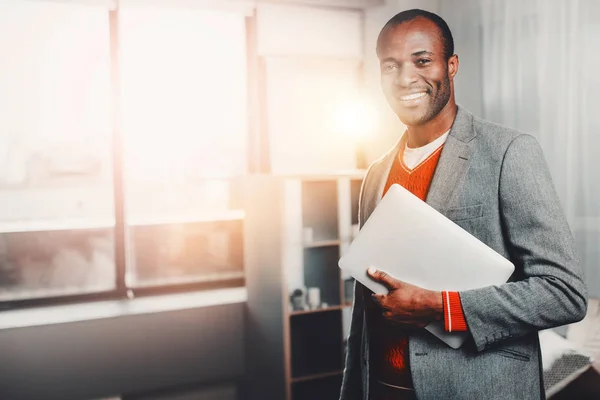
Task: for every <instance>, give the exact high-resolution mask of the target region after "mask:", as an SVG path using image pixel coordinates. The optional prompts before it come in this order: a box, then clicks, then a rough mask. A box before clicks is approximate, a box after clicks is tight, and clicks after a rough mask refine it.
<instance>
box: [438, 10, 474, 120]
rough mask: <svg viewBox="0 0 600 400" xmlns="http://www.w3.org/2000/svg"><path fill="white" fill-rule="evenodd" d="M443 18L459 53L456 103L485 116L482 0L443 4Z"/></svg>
mask: <svg viewBox="0 0 600 400" xmlns="http://www.w3.org/2000/svg"><path fill="white" fill-rule="evenodd" d="M439 11H440V12H439V15H440V16H441V17H442V18H444V20H446V22H447V23H448V26H449V27H450V30H451V31H452V36H453V37H454V52H455V53H456V54H458V60H459V67H458V75H456V78H455V79H454V84H455V90H456V101H457V102H458V104H459V105H461V106H463V107H465V108H466V109H467V110H469V111H471V112H472V113H473V114H474V115H476V116H478V117H481V116H483V115H482V101H483V97H482V96H483V91H482V88H481V86H482V76H481V75H482V59H481V57H482V51H481V46H482V44H481V43H482V42H481V40H482V38H481V13H480V10H479V0H459V1H457V0H445V1H440V10H439Z"/></svg>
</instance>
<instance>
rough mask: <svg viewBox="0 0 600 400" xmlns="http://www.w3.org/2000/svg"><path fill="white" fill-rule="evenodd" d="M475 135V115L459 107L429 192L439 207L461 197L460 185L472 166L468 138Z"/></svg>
mask: <svg viewBox="0 0 600 400" xmlns="http://www.w3.org/2000/svg"><path fill="white" fill-rule="evenodd" d="M475 135H476V132H475V130H474V129H473V116H472V115H471V114H470V113H469V112H468V111H466V110H463V109H462V108H460V107H459V108H458V112H457V114H456V118H455V119H454V123H453V124H452V128H451V129H450V134H449V135H448V139H446V143H445V144H444V148H443V149H442V154H441V155H440V159H439V161H438V165H437V167H436V170H435V173H434V175H433V180H432V181H431V186H430V187H429V192H428V193H427V198H426V202H427V204H429V205H430V206H432V207H433V208H435V209H436V210H438V211H441V210H444V209H445V208H447V206H448V205H450V204H454V203H455V202H456V201H457V200H458V199H457V196H458V195H459V194H460V190H458V189H459V188H460V187H461V186H462V183H463V181H464V179H465V176H466V174H467V170H468V169H469V159H470V157H471V153H472V147H471V146H469V142H470V141H471V140H472V139H473V138H474V137H475Z"/></svg>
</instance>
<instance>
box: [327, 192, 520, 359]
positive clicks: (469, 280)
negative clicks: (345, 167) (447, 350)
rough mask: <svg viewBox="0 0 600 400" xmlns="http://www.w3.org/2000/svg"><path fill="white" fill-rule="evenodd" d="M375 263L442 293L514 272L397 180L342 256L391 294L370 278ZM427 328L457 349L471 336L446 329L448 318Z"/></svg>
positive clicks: (360, 277)
mask: <svg viewBox="0 0 600 400" xmlns="http://www.w3.org/2000/svg"><path fill="white" fill-rule="evenodd" d="M369 266H373V267H375V268H377V269H379V270H382V271H385V272H387V273H388V274H390V275H392V276H393V277H395V278H398V279H400V280H402V281H405V282H408V283H412V284H414V285H417V286H420V287H423V288H426V289H430V290H438V291H442V290H446V291H463V290H469V289H476V288H481V287H486V286H491V285H501V284H503V283H505V282H506V281H507V280H508V278H509V277H510V276H511V274H512V273H513V271H514V265H513V264H512V263H511V262H510V261H509V260H507V259H506V258H504V257H502V256H501V255H500V254H498V253H496V252H495V251H494V250H492V249H491V248H490V247H488V246H487V245H485V244H484V243H483V242H481V241H480V240H479V239H477V238H475V237H474V236H473V235H471V234H470V233H468V232H467V231H465V230H464V229H462V228H461V227H460V226H458V225H457V224H455V223H454V222H452V221H451V220H449V219H448V218H446V217H445V216H444V215H442V214H441V213H439V212H438V211H437V210H435V209H434V208H432V207H431V206H429V205H428V204H427V203H425V202H424V201H422V200H421V199H419V198H418V197H416V196H415V195H413V194H412V193H410V192H409V191H408V190H406V189H404V188H403V187H402V186H400V185H397V184H396V185H392V186H391V187H390V189H389V190H388V192H387V193H386V195H385V196H384V197H383V199H381V201H380V202H379V204H378V205H377V207H376V208H375V210H374V211H373V213H372V214H371V216H370V217H369V219H368V220H367V222H366V223H365V224H364V226H363V228H362V229H361V230H360V231H359V233H358V235H357V236H356V238H355V239H354V241H353V242H352V243H351V244H350V246H349V247H348V249H347V251H346V253H345V254H344V255H343V257H342V258H341V259H340V260H339V267H340V268H341V269H343V270H345V271H347V272H348V273H350V275H352V276H353V277H354V278H355V279H356V280H357V281H359V282H360V283H362V284H363V285H365V286H366V287H367V288H369V289H370V290H372V291H373V292H375V293H377V294H385V293H387V292H388V290H387V289H386V288H385V287H384V286H383V285H381V284H379V283H377V282H375V281H373V280H372V279H371V278H369V277H368V275H367V268H368V267H369ZM467 319H468V317H467ZM425 329H427V330H428V331H429V332H431V333H432V334H434V335H435V336H437V337H438V338H439V339H441V340H442V341H443V342H445V343H446V344H448V345H449V346H450V347H452V348H455V349H457V348H459V347H460V346H462V344H463V343H464V341H465V340H466V338H467V337H468V333H467V332H450V333H448V332H446V331H445V330H444V324H443V321H441V322H434V323H431V324H430V325H428V326H427V327H426V328H425Z"/></svg>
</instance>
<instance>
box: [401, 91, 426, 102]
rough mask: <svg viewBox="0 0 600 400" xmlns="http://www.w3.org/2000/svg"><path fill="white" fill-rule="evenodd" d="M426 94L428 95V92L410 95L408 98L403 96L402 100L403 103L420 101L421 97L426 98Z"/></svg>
mask: <svg viewBox="0 0 600 400" xmlns="http://www.w3.org/2000/svg"><path fill="white" fill-rule="evenodd" d="M426 94H427V92H420V93H414V94H409V95H406V96H401V97H400V100H402V101H410V100H416V99H420V98H421V97H423V96H425V95H426Z"/></svg>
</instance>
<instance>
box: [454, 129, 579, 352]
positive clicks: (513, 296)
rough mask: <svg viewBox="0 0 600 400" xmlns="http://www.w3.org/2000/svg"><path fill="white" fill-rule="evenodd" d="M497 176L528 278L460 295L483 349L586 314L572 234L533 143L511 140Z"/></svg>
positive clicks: (526, 138)
mask: <svg viewBox="0 0 600 400" xmlns="http://www.w3.org/2000/svg"><path fill="white" fill-rule="evenodd" d="M499 179H500V181H499V194H498V195H499V206H500V214H501V215H500V217H501V222H502V225H503V235H504V236H505V238H504V239H505V242H506V243H507V247H508V249H509V254H510V258H511V261H512V262H513V263H514V264H515V268H516V271H515V273H516V274H517V276H520V277H522V279H521V280H519V281H516V282H510V283H506V284H504V285H499V286H490V287H486V288H481V289H476V290H467V291H463V292H460V299H461V302H462V307H463V311H464V315H465V318H466V321H467V325H468V327H469V332H470V333H471V335H472V337H473V339H474V341H475V345H476V347H477V350H478V351H481V350H484V349H486V348H488V347H491V346H493V345H495V344H497V342H500V341H502V340H504V339H508V338H513V337H519V336H523V335H526V334H529V333H532V332H534V331H539V330H542V329H548V328H552V327H556V326H560V325H565V324H568V323H572V322H576V321H580V320H581V319H583V317H584V316H585V313H586V309H587V292H586V287H585V284H584V282H583V274H582V270H581V266H580V263H579V260H578V257H577V255H576V252H575V244H574V239H573V235H572V233H571V231H570V229H569V226H568V223H567V219H566V216H565V214H564V213H563V210H562V208H561V205H560V201H559V198H558V196H557V193H556V191H555V189H554V186H553V183H552V179H551V177H550V172H549V169H548V166H547V164H546V162H545V160H544V156H543V153H542V149H541V147H540V145H539V144H538V142H537V141H536V139H535V138H533V137H532V136H530V135H525V134H521V135H519V136H517V137H515V138H514V139H513V140H512V142H511V143H510V145H509V146H508V148H507V150H506V152H505V154H504V159H503V162H502V167H501V172H500V178H499Z"/></svg>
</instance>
